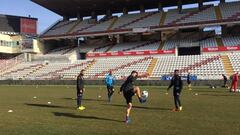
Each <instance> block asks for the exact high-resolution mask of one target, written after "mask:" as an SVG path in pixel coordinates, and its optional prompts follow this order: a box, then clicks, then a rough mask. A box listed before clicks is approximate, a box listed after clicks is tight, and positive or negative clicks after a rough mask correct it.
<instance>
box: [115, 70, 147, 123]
mask: <svg viewBox="0 0 240 135" xmlns="http://www.w3.org/2000/svg"><path fill="white" fill-rule="evenodd" d="M141 77H146V75H138V72H137V71H132V73H131V75H130V76H128V78H127V80H126V81H125V82H124V83H123V84H122V86H121V88H120V92H119V93H122V92H123V96H124V98H125V99H126V103H127V111H126V119H125V123H126V124H129V123H130V122H131V120H130V112H131V109H132V97H133V96H134V95H135V94H136V95H137V97H138V99H139V102H140V103H145V102H146V99H143V98H142V95H141V90H140V88H139V87H137V86H136V85H135V81H136V80H137V78H141Z"/></svg>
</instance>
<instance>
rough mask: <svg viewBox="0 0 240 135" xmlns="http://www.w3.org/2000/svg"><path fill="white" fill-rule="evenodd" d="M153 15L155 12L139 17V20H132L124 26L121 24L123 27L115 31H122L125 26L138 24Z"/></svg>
mask: <svg viewBox="0 0 240 135" xmlns="http://www.w3.org/2000/svg"><path fill="white" fill-rule="evenodd" d="M154 14H157V12H153V13H148V14H146V15H144V16H142V17H140V18H137V19H135V20H133V21H130V22H128V23H126V24H123V25H121V26H119V27H118V28H117V29H122V28H124V27H126V26H128V25H130V24H133V23H136V22H139V21H141V20H144V19H146V18H148V17H150V16H153V15H154Z"/></svg>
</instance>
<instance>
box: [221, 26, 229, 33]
mask: <svg viewBox="0 0 240 135" xmlns="http://www.w3.org/2000/svg"><path fill="white" fill-rule="evenodd" d="M221 27H222V35H227V34H228V27H227V25H221Z"/></svg>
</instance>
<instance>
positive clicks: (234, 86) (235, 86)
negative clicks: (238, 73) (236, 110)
mask: <svg viewBox="0 0 240 135" xmlns="http://www.w3.org/2000/svg"><path fill="white" fill-rule="evenodd" d="M237 85H238V84H237V82H234V84H233V89H234V92H235V93H236V92H237Z"/></svg>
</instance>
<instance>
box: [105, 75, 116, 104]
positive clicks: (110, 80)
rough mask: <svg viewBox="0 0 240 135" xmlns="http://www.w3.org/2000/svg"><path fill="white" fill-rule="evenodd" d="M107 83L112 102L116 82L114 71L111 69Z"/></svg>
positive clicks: (109, 97) (109, 100) (109, 99)
mask: <svg viewBox="0 0 240 135" xmlns="http://www.w3.org/2000/svg"><path fill="white" fill-rule="evenodd" d="M105 83H106V85H107V92H108V102H111V101H112V96H113V93H114V83H115V77H114V76H113V74H112V71H109V74H108V75H107V76H106V78H105Z"/></svg>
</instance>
